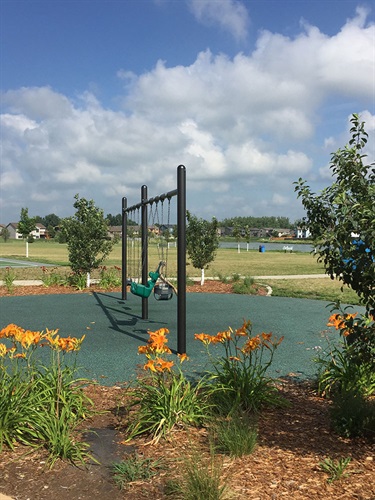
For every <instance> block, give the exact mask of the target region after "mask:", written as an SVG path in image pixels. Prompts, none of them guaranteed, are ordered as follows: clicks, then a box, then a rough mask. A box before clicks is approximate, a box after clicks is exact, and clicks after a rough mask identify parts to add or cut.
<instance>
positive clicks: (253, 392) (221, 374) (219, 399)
mask: <svg viewBox="0 0 375 500" xmlns="http://www.w3.org/2000/svg"><path fill="white" fill-rule="evenodd" d="M195 339H197V340H199V341H201V342H202V343H203V344H204V345H205V346H206V348H207V353H208V355H209V357H210V358H211V361H212V364H213V367H214V369H213V371H211V372H209V378H210V379H211V382H212V385H211V390H210V394H211V398H212V401H213V404H214V405H215V408H216V409H217V411H219V412H221V413H222V412H223V411H228V410H229V413H233V412H235V411H237V410H238V409H241V410H243V411H250V412H257V411H258V410H260V408H261V407H262V406H264V405H280V404H284V403H285V401H284V400H283V399H282V398H281V397H280V395H279V393H278V390H277V387H276V385H275V383H274V381H273V380H272V379H271V378H270V377H268V376H267V371H268V369H269V368H270V366H271V364H272V361H273V357H274V354H275V352H276V349H277V347H278V346H279V345H280V343H281V342H282V340H283V337H281V338H279V339H277V338H275V337H273V335H272V333H261V334H258V335H255V336H253V335H252V325H251V321H244V323H243V325H242V326H241V327H240V328H238V329H237V330H236V331H233V330H232V328H229V330H226V331H223V332H219V333H218V334H217V335H208V334H205V333H200V334H195ZM219 343H220V344H222V345H223V346H224V350H225V355H224V356H221V357H216V358H215V357H213V356H212V355H211V354H210V350H209V346H210V344H219Z"/></svg>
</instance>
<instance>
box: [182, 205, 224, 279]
mask: <svg viewBox="0 0 375 500" xmlns="http://www.w3.org/2000/svg"><path fill="white" fill-rule="evenodd" d="M186 218H187V222H188V224H187V227H186V250H187V253H188V254H189V257H190V259H191V263H192V264H193V266H194V267H195V268H196V269H200V270H201V285H204V271H205V269H207V267H208V265H209V264H210V263H211V262H212V261H213V260H214V259H215V255H216V251H217V249H218V246H219V235H218V221H217V220H216V219H215V218H213V219H212V221H211V222H209V221H207V220H204V219H198V217H196V216H195V215H192V214H191V213H190V212H189V211H187V212H186Z"/></svg>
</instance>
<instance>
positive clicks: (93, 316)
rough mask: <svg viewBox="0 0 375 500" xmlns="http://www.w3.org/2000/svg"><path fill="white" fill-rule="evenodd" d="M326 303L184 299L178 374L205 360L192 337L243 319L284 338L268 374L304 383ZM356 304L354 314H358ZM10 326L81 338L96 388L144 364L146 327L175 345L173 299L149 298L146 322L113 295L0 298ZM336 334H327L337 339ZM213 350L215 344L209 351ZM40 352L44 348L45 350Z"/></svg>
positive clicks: (320, 342) (136, 308) (83, 368)
mask: <svg viewBox="0 0 375 500" xmlns="http://www.w3.org/2000/svg"><path fill="white" fill-rule="evenodd" d="M327 304H328V303H327V302H323V301H315V300H308V299H289V298H284V297H260V296H248V295H228V294H204V293H188V294H187V303H186V309H187V338H186V345H187V354H188V356H189V357H190V360H189V361H188V362H186V363H184V365H183V367H184V370H185V371H187V372H190V373H191V374H192V375H194V376H197V375H199V374H200V373H202V372H203V371H204V370H205V369H207V367H208V366H209V364H208V358H207V355H206V352H205V349H204V346H203V344H202V343H201V342H199V341H197V340H194V334H195V333H201V332H204V333H209V334H216V333H217V332H218V331H221V330H225V329H227V328H228V327H229V326H231V327H232V328H238V327H239V326H241V324H242V321H243V319H250V320H251V321H252V323H253V333H254V334H257V333H261V332H267V333H268V332H272V333H273V334H274V335H276V336H282V335H283V336H284V341H283V342H282V343H281V345H280V346H279V348H278V350H277V352H276V354H275V358H274V363H273V371H272V372H270V374H271V375H273V376H279V377H283V376H288V375H290V374H293V376H297V377H300V378H310V377H312V376H313V374H314V373H315V371H316V366H315V365H314V363H313V362H312V358H313V357H314V356H315V355H316V347H317V346H320V347H322V348H323V349H324V348H325V347H326V346H327V342H326V339H325V336H324V333H326V332H327V327H326V324H327V320H328V317H329V315H330V309H329V308H327ZM362 309H363V308H358V307H356V308H355V309H354V310H362ZM9 323H15V324H17V325H19V326H21V327H22V328H26V329H30V330H45V329H46V328H49V329H56V328H58V329H59V333H60V335H62V336H68V335H71V336H75V337H81V336H82V335H84V334H85V335H86V338H85V340H84V342H83V345H82V349H81V351H79V353H78V358H77V364H78V366H79V367H80V375H81V376H84V377H86V378H89V379H95V380H96V381H98V382H99V383H100V384H102V385H113V384H121V383H126V382H128V381H131V380H132V379H133V378H134V377H135V376H136V373H137V370H139V366H142V364H143V363H144V360H145V357H144V356H140V355H138V354H137V348H138V346H139V345H142V344H145V343H146V342H147V339H148V335H147V332H148V331H149V330H157V329H158V328H161V327H166V328H168V329H169V330H170V335H169V343H168V345H169V347H170V348H171V349H172V350H173V351H174V352H175V350H176V348H177V300H176V298H175V297H174V298H173V299H172V300H170V301H156V300H154V299H153V298H152V299H150V300H149V319H148V320H142V319H141V300H140V299H139V297H136V296H134V295H132V294H128V300H126V301H122V300H121V295H120V294H118V293H105V292H103V293H83V294H70V295H34V296H22V297H2V298H1V299H0V329H1V328H3V327H4V326H6V325H8V324H9ZM336 335H337V334H336V333H333V332H332V333H330V337H331V338H332V339H337V336H336ZM214 348H215V349H216V353H217V354H220V353H222V352H223V351H222V350H221V349H223V348H222V346H220V345H218V346H214ZM45 352H46V351H45Z"/></svg>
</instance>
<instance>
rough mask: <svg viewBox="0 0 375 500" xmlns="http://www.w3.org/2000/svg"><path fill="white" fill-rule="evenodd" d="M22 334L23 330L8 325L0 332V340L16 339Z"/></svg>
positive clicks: (11, 324) (12, 324)
mask: <svg viewBox="0 0 375 500" xmlns="http://www.w3.org/2000/svg"><path fill="white" fill-rule="evenodd" d="M23 332H24V330H23V328H20V327H19V326H17V325H15V324H14V323H10V324H9V325H8V326H6V327H5V328H3V329H2V330H1V332H0V338H12V337H13V338H14V337H16V336H17V337H18V336H19V335H21V334H22V333H23Z"/></svg>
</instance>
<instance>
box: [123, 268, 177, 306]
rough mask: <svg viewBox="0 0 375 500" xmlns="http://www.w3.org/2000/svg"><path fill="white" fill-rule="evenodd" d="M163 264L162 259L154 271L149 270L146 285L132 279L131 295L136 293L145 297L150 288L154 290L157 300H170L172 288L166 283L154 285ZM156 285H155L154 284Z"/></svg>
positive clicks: (150, 290) (147, 295)
mask: <svg viewBox="0 0 375 500" xmlns="http://www.w3.org/2000/svg"><path fill="white" fill-rule="evenodd" d="M164 265H165V262H164V261H161V262H160V263H159V265H158V268H157V269H156V271H155V272H152V271H151V272H150V273H149V274H148V275H149V277H150V279H149V280H148V282H147V285H143V284H141V283H136V282H135V281H132V282H131V283H130V291H131V293H132V294H133V295H137V296H138V297H142V298H144V299H147V298H148V297H149V296H150V295H151V292H152V290H154V296H155V299H157V300H170V299H171V298H172V297H173V290H172V288H171V287H170V286H169V285H168V284H160V285H156V282H157V280H158V279H159V278H160V274H161V273H160V269H161V267H162V266H164ZM155 285H156V286H155Z"/></svg>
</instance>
